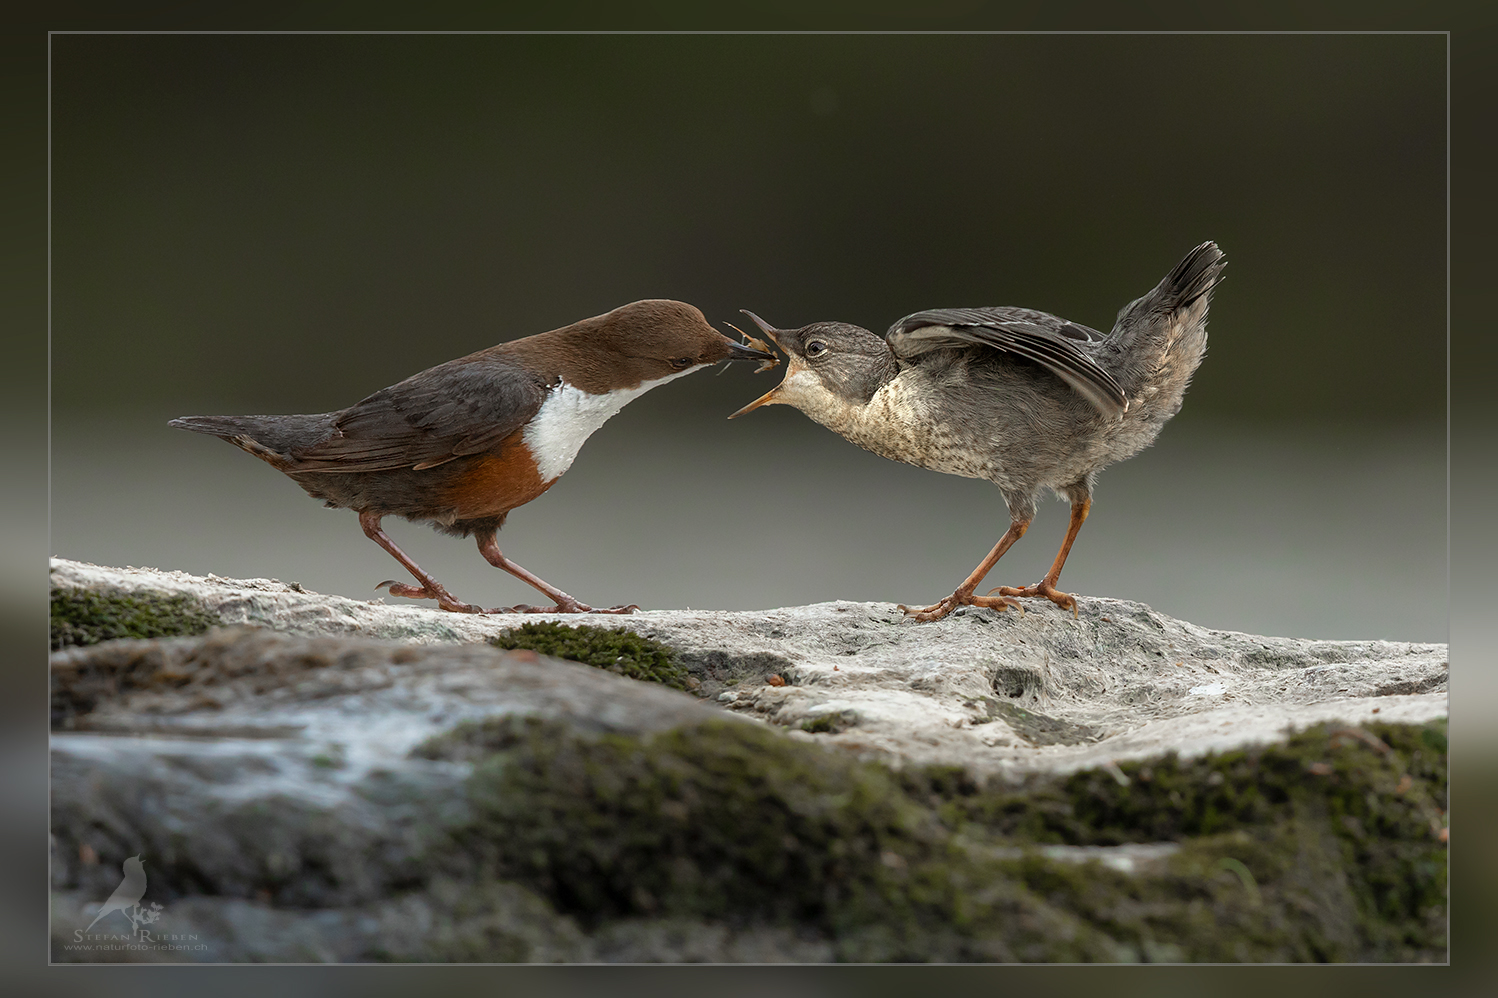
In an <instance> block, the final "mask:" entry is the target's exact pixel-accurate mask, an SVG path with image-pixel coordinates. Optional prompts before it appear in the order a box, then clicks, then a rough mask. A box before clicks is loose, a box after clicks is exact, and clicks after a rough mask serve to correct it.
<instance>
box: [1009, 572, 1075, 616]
mask: <svg viewBox="0 0 1498 998" xmlns="http://www.w3.org/2000/svg"><path fill="white" fill-rule="evenodd" d="M989 593H990V594H993V593H1000V594H1002V595H1004V596H1044V597H1045V598H1046V599H1048V600H1050V601H1051V602H1052V603H1055V604H1056V605H1057V606H1059V607H1060V608H1061V609H1063V610H1070V611H1071V615H1072V617H1073V618H1075V617H1076V616H1077V598H1076V597H1075V596H1073V595H1072V594H1071V593H1063V592H1061V591H1060V590H1059V589H1057V588H1056V587H1055V586H1054V585H1052V584H1051V583H1050V582H1047V581H1046V580H1044V579H1042V580H1040V581H1039V582H1037V583H1035V585H1033V586H1023V587H1016V586H998V587H997V588H994V589H990V590H989Z"/></svg>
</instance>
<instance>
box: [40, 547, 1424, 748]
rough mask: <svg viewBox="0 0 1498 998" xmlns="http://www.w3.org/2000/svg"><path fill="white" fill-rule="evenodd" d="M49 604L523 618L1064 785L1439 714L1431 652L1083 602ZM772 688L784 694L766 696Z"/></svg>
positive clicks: (353, 626)
mask: <svg viewBox="0 0 1498 998" xmlns="http://www.w3.org/2000/svg"><path fill="white" fill-rule="evenodd" d="M52 584H53V585H54V586H55V587H79V588H85V589H92V590H97V589H103V588H112V589H117V590H120V591H123V592H140V591H147V592H170V593H183V594H188V595H191V596H193V597H194V598H196V599H197V600H199V601H201V603H202V605H203V606H204V607H205V608H206V609H207V610H208V611H209V612H210V613H212V614H213V615H215V616H217V617H219V618H220V619H221V620H222V621H223V622H224V623H226V624H244V625H251V626H259V627H268V628H272V629H274V630H277V631H280V632H283V633H287V634H300V635H306V636H327V637H337V636H346V637H356V636H357V637H364V638H383V639H390V640H399V641H404V642H410V643H414V644H441V643H450V642H469V643H472V642H481V641H483V640H484V639H486V638H489V637H493V636H495V635H498V634H501V633H503V632H504V631H505V630H507V629H509V628H512V627H515V626H517V625H518V624H519V623H522V622H525V621H531V620H561V621H563V622H567V623H587V624H590V625H593V626H603V627H620V628H629V629H631V630H633V631H635V632H637V633H639V634H641V635H644V636H646V637H650V638H655V639H656V640H658V641H661V642H662V643H664V644H666V645H669V646H671V647H672V648H673V649H675V650H676V651H677V654H678V658H679V660H680V661H681V662H682V663H683V664H685V665H686V666H687V668H688V669H689V670H690V672H691V673H692V674H693V676H694V677H695V678H696V679H697V680H698V682H699V683H700V686H699V688H698V690H697V692H698V694H699V695H701V696H703V697H704V698H707V699H710V700H712V701H713V702H715V703H717V704H719V705H721V706H723V707H726V708H727V709H729V710H731V711H734V712H736V713H742V714H746V715H750V716H754V717H759V718H762V719H764V720H767V721H770V722H772V723H775V724H778V725H782V726H786V727H799V726H801V725H803V724H812V725H816V723H817V722H818V721H820V722H822V723H821V725H820V727H822V728H823V729H824V730H825V731H826V734H827V736H828V737H830V738H831V739H833V740H834V741H836V742H837V743H839V744H840V745H842V746H843V747H846V748H852V749H857V750H865V751H870V752H875V753H880V754H883V755H885V756H887V757H889V758H892V759H895V760H910V761H914V762H919V763H934V762H941V763H948V764H953V765H961V766H965V767H968V768H971V769H974V770H977V771H982V772H988V771H993V770H1010V771H1014V770H1020V771H1055V772H1066V771H1072V770H1076V769H1082V768H1086V767H1090V766H1097V765H1102V764H1103V763H1105V762H1108V761H1115V762H1116V761H1122V760H1126V759H1139V758H1146V757H1148V756H1152V755H1158V754H1161V753H1163V752H1169V751H1174V752H1178V753H1181V754H1183V755H1198V754H1201V753H1203V752H1209V751H1221V750H1224V749H1229V748H1234V747H1237V746H1240V745H1244V744H1250V743H1255V742H1264V741H1273V740H1277V739H1279V738H1281V737H1283V735H1284V733H1285V732H1286V730H1287V729H1300V728H1305V727H1308V726H1310V725H1312V724H1316V723H1320V722H1325V721H1343V722H1349V723H1361V722H1365V721H1368V720H1370V719H1372V718H1374V717H1375V716H1378V717H1380V718H1381V719H1383V720H1385V721H1402V722H1408V723H1421V722H1424V721H1428V720H1431V719H1433V718H1438V717H1444V716H1446V679H1447V672H1448V664H1447V648H1446V646H1445V645H1444V644H1410V643H1403V642H1400V643H1394V642H1387V641H1309V640H1298V639H1293V638H1272V637H1259V636H1256V635H1251V634H1239V633H1236V632H1233V631H1214V630H1208V629H1205V628H1201V627H1197V626H1195V625H1193V624H1189V623H1186V622H1184V621H1180V620H1175V619H1172V618H1170V617H1167V616H1165V615H1163V614H1159V613H1156V612H1155V611H1154V610H1151V609H1150V608H1149V607H1147V606H1144V605H1143V604H1140V603H1130V602H1126V601H1122V600H1111V599H1098V598H1084V599H1082V600H1080V601H1079V608H1078V614H1077V616H1076V617H1075V618H1073V617H1072V616H1071V615H1070V614H1067V613H1064V612H1062V611H1060V610H1058V609H1056V608H1055V607H1053V606H1050V605H1049V604H1045V603H1039V602H1038V601H1032V602H1037V605H1036V606H1035V607H1034V608H1033V609H1031V610H1030V611H1029V612H1027V613H1025V614H1024V615H1020V614H1017V613H1014V612H1012V611H1009V612H1003V613H1000V612H997V611H992V610H986V609H973V608H965V610H959V611H958V612H957V613H955V614H953V615H952V616H950V617H948V618H946V619H945V620H941V621H936V622H934V623H930V624H914V623H911V622H910V621H908V620H905V619H903V615H902V614H901V612H900V611H899V610H898V609H897V608H896V607H895V606H894V605H893V604H888V603H845V602H833V603H818V604H813V605H811V606H804V607H788V608H784V609H777V610H768V611H752V612H751V611H738V612H722V611H692V610H655V611H645V612H641V613H636V614H631V615H630V616H628V617H596V616H595V617H589V618H587V619H586V620H581V619H579V618H575V617H573V618H568V617H565V616H561V617H558V616H544V615H525V616H521V615H499V616H475V615H467V614H449V613H442V612H440V611H436V610H429V609H426V608H423V607H419V606H413V605H403V606H387V605H385V604H384V602H383V601H381V600H370V601H365V602H361V601H357V600H350V599H346V598H343V597H339V596H323V595H319V594H316V593H308V592H302V591H300V590H298V589H293V588H292V587H290V586H287V585H284V584H282V583H280V582H277V581H274V580H267V579H219V578H215V577H209V578H206V579H204V578H198V577H194V576H190V575H186V574H183V573H180V572H158V571H154V570H151V569H135V568H131V569H114V568H102V567H99V566H93V565H86V564H82V563H79V562H70V561H63V560H61V559H54V561H53V563H52ZM770 676H778V677H779V678H780V679H781V680H783V682H784V683H785V685H783V686H773V685H769V684H767V682H766V680H767V679H768V678H769V677H770Z"/></svg>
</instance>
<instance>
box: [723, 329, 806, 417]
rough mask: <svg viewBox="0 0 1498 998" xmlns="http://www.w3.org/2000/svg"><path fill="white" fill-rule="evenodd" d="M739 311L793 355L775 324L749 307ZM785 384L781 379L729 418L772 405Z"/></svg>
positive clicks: (788, 355) (788, 353) (774, 342)
mask: <svg viewBox="0 0 1498 998" xmlns="http://www.w3.org/2000/svg"><path fill="white" fill-rule="evenodd" d="M739 311H740V312H743V313H744V314H745V315H747V316H748V317H749V318H750V319H752V320H754V324H755V325H756V326H758V327H759V331H760V332H762V333H764V334H765V338H766V339H768V340H769V341H770V342H771V343H773V344H775V345H776V346H777V347H779V348H780V349H781V350H784V351H785V354H786V356H787V357H791V356H793V355H792V354H791V352H790V351H789V350H786V349H785V345H784V344H783V343H781V342H780V339H779V337H777V336H776V335H775V334H776V333H778V332H780V330H778V329H776V328H775V327H774V326H772V325H770V324H769V323H768V322H766V321H765V320H763V319H761V318H760V317H759V316H757V315H755V314H754V313H753V312H751V311H749V310H748V309H747V308H741V309H739ZM786 373H787V375H789V373H790V372H789V370H787V372H786ZM784 385H785V382H784V381H781V383H780V384H778V385H776V386H775V387H774V388H771V389H770V390H769V391H767V392H765V393H764V394H763V395H761V396H760V397H759V398H757V399H755V400H754V401H753V402H750V403H749V404H748V405H746V406H744V408H742V409H740V410H739V411H738V412H735V413H734V414H733V415H731V416H729V417H728V418H729V419H737V418H738V417H740V416H742V415H744V414H745V413H746V412H753V411H754V410H755V409H758V408H759V407H760V406H762V405H772V404H774V403H775V402H777V401H779V400H778V399H777V398H776V397H775V396H776V395H778V394H779V393H780V389H781V388H782V387H783V386H784Z"/></svg>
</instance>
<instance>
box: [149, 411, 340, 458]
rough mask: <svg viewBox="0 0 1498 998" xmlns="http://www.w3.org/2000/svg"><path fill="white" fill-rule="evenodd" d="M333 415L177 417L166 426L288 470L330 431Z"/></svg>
mask: <svg viewBox="0 0 1498 998" xmlns="http://www.w3.org/2000/svg"><path fill="white" fill-rule="evenodd" d="M337 415H338V414H337V413H331V412H325V413H318V414H317V415H306V416H181V417H179V418H177V419H173V420H170V421H168V422H167V424H166V425H168V426H174V427H176V428H177V429H179V430H191V431H192V432H194V433H208V434H211V435H213V436H215V437H219V438H220V439H223V440H227V441H229V443H231V444H233V445H234V446H236V447H238V448H240V449H241V450H244V451H246V452H247V453H250V454H254V455H255V456H256V457H258V458H260V460H262V461H264V462H266V463H267V464H269V465H271V466H272V467H274V468H277V469H279V470H281V471H291V470H293V468H294V466H295V464H296V457H297V455H298V454H299V453H300V452H301V451H304V450H306V449H308V448H310V447H312V446H313V445H315V444H317V443H319V442H321V441H322V440H324V439H326V438H327V437H328V435H329V434H331V433H332V432H333V420H334V419H335V418H336V417H337Z"/></svg>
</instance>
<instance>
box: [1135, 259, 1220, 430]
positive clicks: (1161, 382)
mask: <svg viewBox="0 0 1498 998" xmlns="http://www.w3.org/2000/svg"><path fill="white" fill-rule="evenodd" d="M1226 266H1227V257H1226V256H1225V255H1224V254H1223V252H1222V250H1220V249H1218V248H1217V244H1216V243H1214V242H1205V243H1202V244H1201V245H1200V246H1198V247H1196V249H1194V250H1192V251H1191V252H1190V253H1187V254H1186V257H1185V259H1183V260H1182V261H1181V262H1180V263H1178V264H1176V265H1175V268H1174V269H1173V270H1171V272H1170V273H1169V274H1167V275H1165V279H1164V280H1163V281H1161V282H1160V283H1159V284H1158V285H1157V286H1156V287H1155V289H1154V290H1153V291H1151V292H1150V293H1149V294H1147V295H1145V296H1144V297H1143V298H1140V299H1138V300H1137V301H1133V302H1130V303H1129V304H1128V305H1125V306H1124V307H1123V308H1122V309H1120V310H1119V313H1118V321H1117V322H1116V323H1114V325H1113V331H1112V332H1111V333H1109V334H1108V337H1107V341H1106V352H1107V354H1108V355H1109V359H1110V360H1111V363H1110V364H1108V365H1107V366H1108V367H1109V368H1110V370H1111V372H1112V373H1113V375H1114V377H1115V378H1117V379H1118V381H1119V383H1120V385H1122V387H1123V389H1124V394H1125V395H1127V396H1128V398H1129V400H1130V416H1131V417H1134V418H1140V417H1144V418H1150V417H1153V418H1156V419H1162V420H1163V419H1169V418H1170V417H1171V416H1173V415H1175V413H1176V411H1177V410H1179V409H1180V407H1181V397H1182V396H1183V395H1184V394H1185V392H1186V385H1187V384H1188V383H1189V382H1190V380H1191V375H1192V373H1193V372H1195V371H1196V368H1197V365H1199V364H1200V363H1201V362H1202V357H1203V356H1205V355H1206V351H1207V308H1208V306H1209V305H1210V304H1211V301H1212V289H1213V288H1214V287H1216V286H1217V283H1218V282H1219V281H1220V280H1222V271H1223V268H1224V267H1226Z"/></svg>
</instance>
